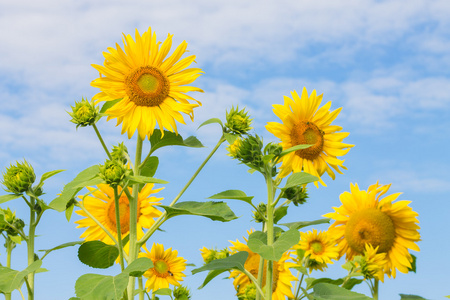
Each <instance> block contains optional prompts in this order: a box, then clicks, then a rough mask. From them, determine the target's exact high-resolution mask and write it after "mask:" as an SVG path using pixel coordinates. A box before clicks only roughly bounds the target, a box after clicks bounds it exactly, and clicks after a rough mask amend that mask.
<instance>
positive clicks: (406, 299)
mask: <svg viewBox="0 0 450 300" xmlns="http://www.w3.org/2000/svg"><path fill="white" fill-rule="evenodd" d="M447 298H450V297H449V296H447ZM400 300H427V299H425V298H423V297H420V296H416V295H405V294H400Z"/></svg>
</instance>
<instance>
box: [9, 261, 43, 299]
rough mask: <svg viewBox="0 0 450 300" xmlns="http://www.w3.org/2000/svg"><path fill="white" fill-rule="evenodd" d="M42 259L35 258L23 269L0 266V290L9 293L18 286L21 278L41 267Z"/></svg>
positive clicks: (21, 280)
mask: <svg viewBox="0 0 450 300" xmlns="http://www.w3.org/2000/svg"><path fill="white" fill-rule="evenodd" d="M41 264H42V260H36V261H35V262H33V263H32V264H31V265H29V266H28V267H27V268H26V269H25V270H23V271H16V270H13V269H10V268H7V267H2V266H0V292H3V293H11V292H12V291H14V290H15V289H18V288H20V286H21V285H22V282H23V279H24V278H25V276H27V275H28V274H30V273H33V272H35V271H36V270H38V269H39V268H40V267H41Z"/></svg>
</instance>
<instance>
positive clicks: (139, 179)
mask: <svg viewBox="0 0 450 300" xmlns="http://www.w3.org/2000/svg"><path fill="white" fill-rule="evenodd" d="M128 179H129V180H130V184H133V183H142V184H146V183H161V184H167V183H169V182H168V181H165V180H162V179H157V178H153V177H146V176H128Z"/></svg>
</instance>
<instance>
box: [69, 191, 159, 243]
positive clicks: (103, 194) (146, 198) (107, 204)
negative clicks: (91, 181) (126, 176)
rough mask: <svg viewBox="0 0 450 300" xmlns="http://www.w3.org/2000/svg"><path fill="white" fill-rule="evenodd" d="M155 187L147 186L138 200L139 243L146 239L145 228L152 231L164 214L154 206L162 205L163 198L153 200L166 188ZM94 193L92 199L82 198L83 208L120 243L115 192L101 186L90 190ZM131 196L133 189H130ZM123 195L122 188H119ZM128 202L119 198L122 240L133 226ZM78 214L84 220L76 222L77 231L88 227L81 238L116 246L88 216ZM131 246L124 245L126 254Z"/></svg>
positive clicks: (122, 197) (125, 198) (82, 212)
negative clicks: (156, 221) (155, 221)
mask: <svg viewBox="0 0 450 300" xmlns="http://www.w3.org/2000/svg"><path fill="white" fill-rule="evenodd" d="M153 186H154V184H147V185H145V186H144V187H143V188H142V190H141V191H140V193H139V196H138V213H137V215H138V223H137V235H138V239H139V238H141V237H142V236H143V235H144V232H143V230H142V228H150V227H151V226H152V224H153V223H154V220H153V218H157V217H159V216H160V215H161V214H162V213H161V212H160V211H159V210H157V209H156V208H155V207H154V205H158V204H160V203H159V201H160V200H162V199H163V198H156V197H154V196H150V195H151V194H154V193H157V192H159V191H160V190H162V189H163V188H160V189H155V190H153ZM87 189H88V190H89V191H90V192H91V193H92V194H91V195H89V196H86V197H84V199H83V197H82V196H79V197H80V198H81V199H83V201H80V202H82V204H83V205H84V207H85V208H86V210H87V211H89V212H90V213H91V214H92V215H93V216H94V217H95V218H96V219H97V220H98V221H99V222H100V223H101V224H102V225H103V226H104V227H105V228H106V229H107V230H108V231H109V232H110V233H111V234H112V235H113V236H114V237H115V238H116V239H117V227H116V226H117V225H116V214H115V204H114V189H113V188H112V187H110V186H109V185H106V184H99V185H98V186H97V187H96V188H95V187H87ZM128 190H129V191H130V193H132V189H131V188H128ZM118 192H119V194H120V192H121V188H120V186H119V187H118ZM128 203H129V202H128V198H127V196H126V195H125V193H122V194H121V196H120V198H119V211H120V228H121V233H122V238H124V237H125V236H126V235H127V234H128V233H129V230H130V229H129V228H130V225H129V222H130V208H129V204H128ZM76 213H77V214H79V215H80V216H82V217H84V218H83V219H81V220H78V221H76V222H75V223H76V224H78V226H77V228H84V227H87V229H86V231H85V232H84V233H83V234H82V235H81V236H80V238H84V239H85V240H86V241H96V240H100V241H102V242H104V243H105V244H110V245H112V244H114V242H113V241H112V240H111V238H110V237H109V236H108V235H107V234H106V232H105V231H103V230H102V229H101V228H100V227H99V226H98V225H97V224H96V223H95V222H94V221H93V220H92V219H91V218H89V217H88V216H87V215H86V213H85V212H84V211H82V210H78V211H76ZM128 247H129V244H127V245H125V251H127V249H128Z"/></svg>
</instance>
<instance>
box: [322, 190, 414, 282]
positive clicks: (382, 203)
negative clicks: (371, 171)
mask: <svg viewBox="0 0 450 300" xmlns="http://www.w3.org/2000/svg"><path fill="white" fill-rule="evenodd" d="M389 187H390V185H379V184H378V183H376V184H374V185H371V186H370V187H369V189H368V190H367V191H363V190H359V187H358V185H357V184H355V185H353V184H351V185H350V192H344V193H342V194H341V196H340V200H341V202H342V206H340V207H334V212H332V213H328V214H326V215H324V217H327V218H331V219H334V220H335V222H334V223H333V224H332V225H331V226H330V228H332V229H333V235H334V236H335V237H336V239H337V240H338V243H339V248H340V256H342V255H344V253H345V254H346V258H347V260H352V259H353V257H354V256H355V255H361V254H363V252H364V250H365V245H366V244H370V245H371V246H372V247H374V248H377V253H386V260H387V263H386V264H385V265H384V269H383V271H384V273H385V274H387V275H388V276H389V277H394V278H395V275H396V270H398V271H400V272H402V273H407V272H408V268H411V263H412V261H413V258H412V257H411V254H410V253H409V252H408V249H411V250H414V251H420V249H419V247H418V246H417V244H416V242H418V241H419V240H420V234H419V232H418V229H420V227H419V226H418V225H417V224H416V223H419V221H418V220H417V218H416V217H417V216H418V214H417V213H416V212H414V211H413V210H412V209H411V207H409V206H408V204H409V203H411V201H405V200H402V201H397V202H395V203H393V201H395V200H396V199H397V198H398V196H399V195H400V193H396V194H392V195H389V196H386V197H384V198H381V196H382V195H384V194H385V193H386V192H387V191H388V189H389Z"/></svg>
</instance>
